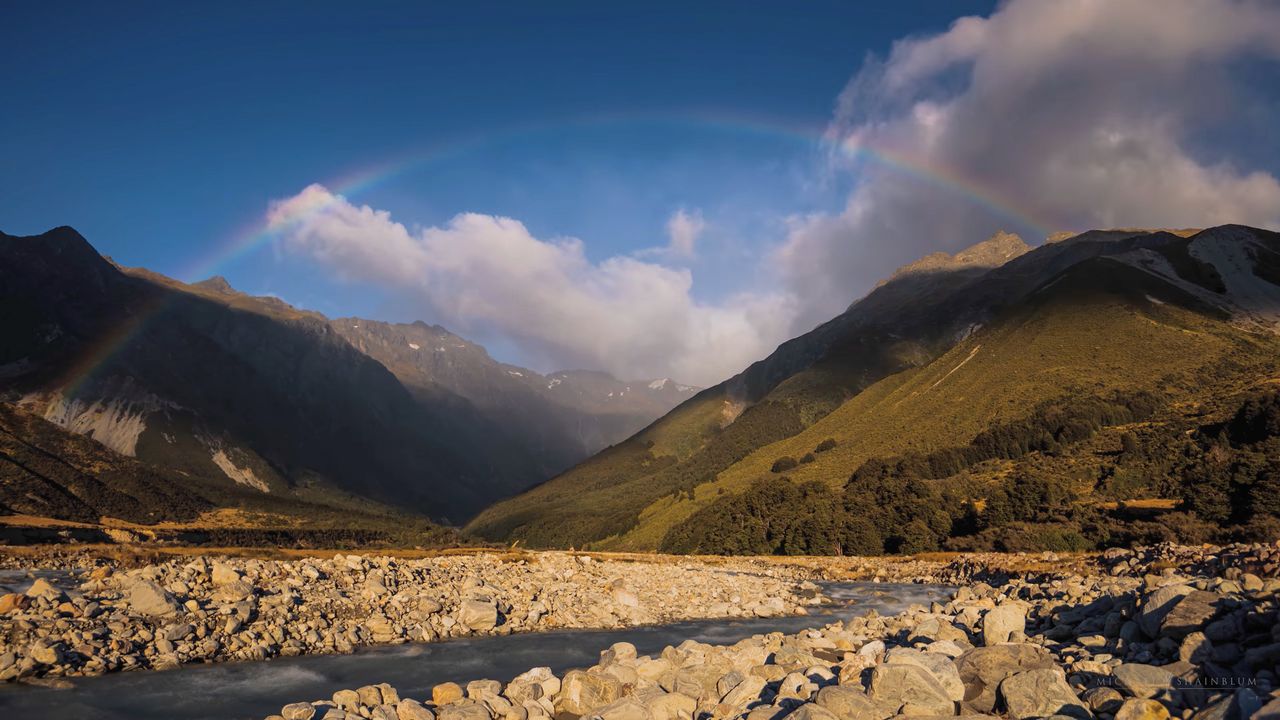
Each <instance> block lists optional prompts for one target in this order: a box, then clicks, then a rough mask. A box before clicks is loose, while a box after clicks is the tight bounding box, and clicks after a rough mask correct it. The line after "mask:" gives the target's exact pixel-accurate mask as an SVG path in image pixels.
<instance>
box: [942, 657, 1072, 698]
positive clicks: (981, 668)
mask: <svg viewBox="0 0 1280 720" xmlns="http://www.w3.org/2000/svg"><path fill="white" fill-rule="evenodd" d="M1054 666H1055V664H1054V662H1053V657H1052V656H1050V655H1049V651H1047V650H1045V649H1044V648H1042V647H1040V646H1039V645H1029V644H1018V645H995V646H993V647H980V648H974V649H972V650H969V651H966V652H965V653H964V654H963V655H961V656H960V657H959V658H956V669H957V670H958V671H959V672H960V680H961V681H962V682H963V683H964V704H965V705H967V706H968V707H970V708H972V709H973V710H975V711H977V712H980V713H990V712H992V711H993V710H995V705H996V688H997V687H998V686H999V685H1000V682H1001V681H1002V680H1004V679H1005V678H1006V677H1008V676H1009V675H1012V674H1013V673H1017V672H1022V671H1024V670H1035V669H1041V668H1052V667H1054Z"/></svg>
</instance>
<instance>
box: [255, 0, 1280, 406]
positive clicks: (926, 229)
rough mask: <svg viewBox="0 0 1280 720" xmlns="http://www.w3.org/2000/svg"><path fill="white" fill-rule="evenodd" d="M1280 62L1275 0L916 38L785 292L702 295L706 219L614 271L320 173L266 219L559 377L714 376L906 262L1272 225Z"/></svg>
mask: <svg viewBox="0 0 1280 720" xmlns="http://www.w3.org/2000/svg"><path fill="white" fill-rule="evenodd" d="M1277 61H1280V4H1277V3H1274V2H1265V1H1251V0H1122V1H1117V0H1009V1H1008V2H1005V3H1002V4H1001V5H1000V6H999V7H998V9H997V10H996V11H995V12H993V13H992V14H991V15H990V16H988V17H966V18H961V19H959V20H957V21H956V22H954V23H953V24H952V25H951V26H950V27H949V28H948V29H947V30H946V31H944V32H940V33H937V34H934V35H928V36H919V37H909V38H904V39H901V40H899V41H898V42H896V43H895V44H894V45H893V46H892V48H891V50H890V52H889V53H888V55H887V56H885V57H872V58H870V59H868V60H867V61H866V63H865V64H864V65H863V67H862V68H861V70H860V71H858V72H857V73H856V74H855V75H854V76H853V78H852V79H851V80H850V82H849V84H848V86H847V87H846V88H845V90H844V92H843V93H842V94H841V95H840V97H839V98H838V99H837V101H836V110H835V114H834V117H833V118H832V120H831V123H830V126H829V129H828V133H827V138H828V140H829V144H830V146H831V148H832V154H831V164H832V168H834V170H835V171H836V172H839V173H848V177H849V178H850V179H851V182H852V187H853V190H852V191H851V193H850V195H849V196H848V198H847V200H846V202H845V203H844V205H843V207H841V208H839V209H838V210H835V211H832V212H827V213H817V214H812V215H807V216H797V217H791V218H789V219H788V222H787V225H786V232H785V237H780V238H779V243H778V245H777V246H776V247H775V248H774V249H773V251H772V253H771V254H770V256H769V263H768V267H767V268H765V271H764V274H765V275H766V276H770V277H772V278H773V280H774V281H775V282H776V285H777V287H780V288H782V290H781V291H780V292H779V293H777V294H769V293H751V292H747V293H743V294H741V295H739V296H736V297H730V298H726V299H724V300H722V301H720V302H715V303H706V302H698V301H695V300H694V299H693V294H692V292H691V289H692V285H693V275H692V274H691V272H690V271H689V270H688V269H685V268H681V267H679V266H680V265H681V264H682V262H681V261H684V260H688V259H691V258H692V257H693V256H694V255H695V254H696V253H697V252H698V240H699V236H700V235H701V234H702V233H703V232H704V231H705V229H706V222H705V221H704V220H703V218H702V216H701V214H700V213H698V212H696V211H693V212H686V211H684V210H681V211H679V212H677V213H675V214H674V215H673V216H672V217H671V218H670V220H669V221H668V223H667V227H666V230H667V235H668V238H667V240H668V242H667V244H666V245H664V246H661V247H657V248H653V249H649V250H641V251H638V252H635V253H633V254H632V255H630V256H618V257H613V258H610V259H607V260H604V261H603V262H599V263H593V262H591V261H589V260H588V259H587V258H586V256H585V254H584V252H583V246H582V243H581V242H580V241H578V240H576V239H572V238H553V239H539V238H536V237H533V236H532V235H531V234H530V233H529V231H528V229H527V228H525V226H524V225H522V224H521V223H520V222H518V221H516V220H512V219H508V218H502V217H493V216H488V215H475V214H464V215H459V216H457V217H455V218H454V219H453V220H451V221H450V222H449V223H448V224H446V225H445V226H443V227H430V228H425V229H413V230H410V229H408V228H406V227H405V226H403V225H401V224H400V223H398V222H396V221H394V220H393V219H392V218H391V217H390V216H389V215H388V214H387V213H385V212H381V211H378V210H374V209H372V208H369V207H363V206H356V205H353V204H351V203H350V202H348V201H347V200H345V199H344V198H342V197H340V196H336V195H334V194H332V193H330V192H329V191H328V190H326V189H325V188H323V187H321V186H312V187H309V188H307V189H305V190H304V191H303V192H301V193H299V194H298V195H296V196H295V197H292V198H289V199H287V200H284V201H281V202H279V203H276V204H275V205H274V206H273V207H272V209H271V212H270V222H271V224H272V226H273V227H274V228H275V229H276V230H277V231H278V232H279V233H280V235H281V237H282V238H283V243H284V245H285V246H286V247H288V248H290V249H293V250H295V251H299V252H305V253H307V254H309V255H310V256H312V257H314V258H316V259H318V260H320V261H322V262H324V263H326V264H327V265H329V266H330V267H332V268H334V270H335V271H336V272H339V273H342V274H344V275H346V276H348V277H350V278H352V279H356V280H362V281H367V282H375V283H379V284H382V285H385V286H390V287H394V288H398V289H400V290H401V291H403V292H406V293H410V294H412V296H413V297H415V298H420V299H421V300H422V302H424V303H425V304H426V306H427V308H426V309H425V310H424V314H427V313H429V317H431V318H435V319H439V321H441V322H443V323H445V324H448V325H451V326H453V327H455V328H456V329H458V330H459V331H462V332H468V331H473V330H480V331H488V332H492V333H495V334H498V335H500V336H502V337H503V338H505V339H508V340H511V341H514V342H515V343H516V344H518V345H519V346H520V347H521V348H522V349H523V350H524V351H525V352H526V353H528V354H529V356H530V357H531V358H533V360H534V361H540V362H541V364H542V365H543V367H547V368H550V367H590V368H601V369H606V370H609V371H611V372H613V373H614V374H616V375H619V376H623V377H628V378H640V377H646V376H658V375H669V376H671V377H675V378H679V379H681V380H684V381H687V382H695V383H702V384H707V383H713V382H717V381H719V380H722V379H724V378H725V377H728V376H730V375H732V374H733V373H735V372H737V371H739V370H741V369H742V368H744V367H745V366H746V365H748V364H749V363H750V362H751V361H753V360H756V359H759V358H761V357H763V356H765V355H767V354H768V353H769V352H770V351H771V350H772V349H773V348H774V347H775V346H776V344H777V343H778V342H779V341H781V340H783V339H785V338H786V337H789V336H792V335H795V334H798V333H800V332H804V331H806V330H808V329H809V328H811V327H813V326H814V325H816V324H818V323H820V322H823V321H825V320H827V319H829V318H831V317H832V316H834V315H835V314H837V313H839V312H840V311H842V310H843V309H844V308H845V307H847V306H848V304H849V303H850V302H851V301H852V300H853V299H855V298H856V297H857V296H858V295H860V294H862V293H864V292H865V291H867V290H868V289H870V288H871V287H873V285H874V283H875V282H876V281H877V280H879V279H881V278H883V277H885V276H887V275H888V274H889V273H890V272H892V270H893V269H894V268H896V267H898V266H900V265H902V264H905V263H907V262H910V261H912V260H915V259H917V258H919V257H920V256H922V255H924V254H926V253H928V252H932V251H936V250H945V251H955V250H959V249H961V248H962V247H965V246H967V245H970V244H972V243H974V242H977V241H979V240H981V239H983V238H985V237H987V236H989V235H990V234H992V233H993V232H995V231H997V230H1001V229H1009V230H1014V231H1017V232H1020V233H1023V234H1024V235H1026V239H1027V240H1028V241H1029V242H1032V243H1034V242H1036V241H1039V240H1041V239H1043V235H1045V234H1047V233H1050V232H1054V231H1058V230H1085V229H1089V228H1094V227H1122V226H1124V227H1136V226H1146V227H1152V226H1155V227H1195V226H1206V225H1212V224H1220V223H1227V222H1239V223H1248V224H1254V225H1260V226H1265V227H1275V226H1277V225H1280V182H1277V179H1276V177H1275V176H1273V175H1272V174H1269V173H1268V172H1265V171H1263V170H1262V169H1259V168H1256V167H1250V166H1249V165H1248V163H1249V162H1250V161H1251V156H1250V154H1249V153H1248V152H1247V151H1246V152H1240V149H1241V148H1248V147H1250V143H1255V144H1256V143H1272V144H1273V146H1274V142H1275V139H1274V137H1273V136H1272V134H1271V132H1270V130H1269V129H1267V128H1263V127H1260V125H1259V124H1258V123H1243V122H1239V123H1238V122H1237V121H1236V118H1237V117H1240V116H1245V117H1257V116H1258V114H1259V113H1257V112H1251V111H1253V110H1254V109H1255V108H1258V107H1261V103H1262V102H1265V101H1259V100H1257V99H1256V97H1255V94H1254V93H1252V92H1251V91H1253V90H1256V88H1252V87H1250V86H1249V85H1248V83H1249V82H1250V78H1252V79H1253V80H1254V81H1257V80H1258V79H1259V78H1260V76H1262V75H1265V72H1263V73H1259V72H1240V69H1241V67H1242V64H1243V66H1248V67H1251V68H1252V69H1253V70H1257V69H1258V68H1259V67H1262V68H1264V69H1265V70H1268V71H1274V68H1275V67H1276V66H1275V63H1276V62H1277ZM1250 63H1252V64H1253V65H1249V64H1250ZM1259 63H1261V64H1262V65H1259ZM1266 63H1270V64H1266ZM1253 103H1259V104H1258V105H1254V104H1253ZM1265 113H1266V111H1265V110H1264V111H1262V114H1264V115H1265ZM1224 131H1225V132H1224ZM1246 132H1253V133H1254V134H1255V135H1256V137H1248V136H1247V135H1242V134H1243V133H1246ZM1233 133H1234V134H1235V135H1236V137H1235V139H1234V140H1233V141H1232V142H1233V143H1234V144H1235V145H1234V152H1231V153H1228V152H1224V147H1223V146H1221V145H1218V144H1217V143H1218V142H1220V141H1221V140H1222V138H1224V137H1229V136H1231V135H1232V134H1233ZM1214 139H1216V140H1214ZM1231 149H1232V148H1225V150H1231ZM830 169H831V168H827V170H830ZM817 172H818V169H816V168H815V173H817ZM703 252H704V254H705V252H706V251H705V250H704V251H703ZM649 259H652V260H653V262H650V261H648V260H649ZM770 274H771V275H770ZM753 282H756V283H759V282H760V280H759V279H758V278H753ZM765 282H766V283H767V282H768V277H766V280H765ZM481 334H483V332H482V333H481Z"/></svg>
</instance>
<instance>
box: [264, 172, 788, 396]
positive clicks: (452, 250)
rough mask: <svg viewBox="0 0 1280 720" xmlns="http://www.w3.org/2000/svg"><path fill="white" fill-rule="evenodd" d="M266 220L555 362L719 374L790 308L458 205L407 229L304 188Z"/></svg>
mask: <svg viewBox="0 0 1280 720" xmlns="http://www.w3.org/2000/svg"><path fill="white" fill-rule="evenodd" d="M690 217H692V216H690ZM268 224H269V226H270V228H271V229H272V230H273V231H275V232H277V233H278V234H279V235H280V237H281V241H282V243H283V244H284V247H285V249H286V250H288V251H292V252H299V253H304V254H306V255H308V256H310V257H312V258H314V259H316V260H318V261H320V262H322V263H324V264H325V265H327V266H328V267H330V268H331V269H333V271H335V272H337V273H339V274H340V275H341V276H343V277H344V278H346V279H349V280H355V281H363V282H371V283H377V284H380V285H383V286H387V287H391V288H394V289H396V290H398V291H400V292H403V293H408V294H410V295H412V296H413V297H414V298H417V299H420V300H421V301H422V302H424V303H425V304H426V305H427V306H428V307H429V309H430V310H431V311H432V315H433V319H434V318H438V319H439V320H440V321H441V322H442V323H444V324H446V325H449V326H451V328H456V329H457V330H459V331H462V332H467V331H471V330H480V331H491V332H496V333H499V334H501V335H502V336H503V337H506V338H509V339H511V340H514V341H515V342H516V343H517V344H519V346H520V347H521V348H522V349H524V350H525V351H526V352H527V353H529V354H530V355H531V356H533V357H535V358H536V359H538V360H540V361H541V363H542V364H543V365H544V367H546V368H549V369H550V368H575V367H586V368H599V369H605V370H608V371H610V372H612V373H614V374H615V375H617V376H619V377H622V378H626V379H640V378H647V377H660V376H669V377H673V378H678V379H680V380H681V381H683V382H690V383H697V384H713V383H716V382H719V381H720V380H723V379H724V378H726V377H728V376H730V375H732V374H734V373H736V372H738V371H739V370H741V369H742V368H744V367H746V366H747V365H748V364H750V363H751V362H752V361H754V360H756V359H759V358H760V357H763V356H764V355H767V354H768V353H769V352H770V351H772V350H773V348H774V347H775V346H776V345H777V343H778V342H780V341H781V340H783V339H785V337H784V333H785V331H786V328H787V325H788V321H789V319H790V316H791V310H790V306H789V302H788V301H787V299H785V298H783V297H780V296H775V295H758V294H744V295H741V296H737V297H732V298H729V299H727V300H726V301H725V302H723V303H720V304H706V303H700V302H697V301H695V300H694V299H693V297H692V295H691V292H690V291H691V288H692V284H693V276H692V274H691V273H690V272H689V271H688V270H687V269H673V268H669V267H664V266H662V265H658V264H655V263H649V262H644V261H642V260H639V259H636V258H631V257H612V258H609V259H607V260H604V261H603V262H600V263H592V262H590V261H589V260H588V259H587V258H586V256H585V254H584V253H583V246H582V243H581V241H579V240H576V239H573V238H559V239H554V240H541V239H538V238H535V237H533V236H532V235H531V234H530V233H529V231H528V229H527V228H525V226H524V225H523V224H521V223H520V222H519V221H516V220H512V219H510V218H503V217H494V216H490V215H479V214H463V215H458V216H456V217H454V218H453V219H452V220H451V221H449V223H448V224H447V225H445V226H443V227H429V228H422V229H416V230H410V229H408V228H406V227H405V226H404V225H402V224H400V223H398V222H395V221H394V220H392V219H391V217H390V215H389V214H388V213H386V212H383V211H379V210H374V209H372V208H370V207H367V206H356V205H353V204H352V203H350V202H348V201H347V200H346V199H345V198H343V197H342V196H339V195H334V194H333V193H331V192H330V191H329V190H328V189H326V188H325V187H323V186H321V185H311V186H310V187H307V188H306V189H304V190H303V191H302V192H300V193H298V194H297V195H295V196H293V197H291V198H288V199H286V200H282V201H279V202H276V203H273V204H272V206H271V209H270V211H269V213H268ZM695 236H696V233H695Z"/></svg>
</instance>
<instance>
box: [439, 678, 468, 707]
mask: <svg viewBox="0 0 1280 720" xmlns="http://www.w3.org/2000/svg"><path fill="white" fill-rule="evenodd" d="M462 697H463V694H462V686H461V685H459V684H458V683H454V682H446V683H440V684H439V685H436V686H435V687H433V688H431V703H432V704H433V705H435V706H436V707H442V706H444V705H448V704H449V703H455V702H457V701H459V700H461V699H462Z"/></svg>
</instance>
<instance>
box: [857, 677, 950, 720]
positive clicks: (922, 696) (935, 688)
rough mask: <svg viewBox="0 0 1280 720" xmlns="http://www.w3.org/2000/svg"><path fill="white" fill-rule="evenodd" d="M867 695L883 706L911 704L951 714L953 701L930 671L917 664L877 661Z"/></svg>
mask: <svg viewBox="0 0 1280 720" xmlns="http://www.w3.org/2000/svg"><path fill="white" fill-rule="evenodd" d="M867 695H868V697H870V698H871V699H872V700H874V701H876V702H877V703H883V704H884V705H885V706H886V707H888V706H893V705H896V706H897V707H898V708H901V707H902V706H904V705H911V706H913V707H916V708H923V709H928V710H929V711H931V714H934V715H954V714H955V702H954V701H953V700H952V699H951V697H950V696H949V695H948V694H947V691H946V689H945V688H943V687H942V685H941V683H939V682H938V681H937V680H936V679H934V677H933V675H932V674H931V673H930V672H929V671H928V670H925V669H924V668H922V667H919V666H916V665H878V666H876V667H875V668H874V669H872V671H871V683H870V687H869V688H868V690H867Z"/></svg>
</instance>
